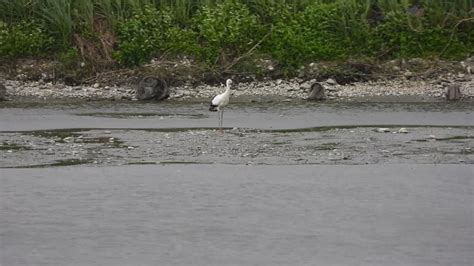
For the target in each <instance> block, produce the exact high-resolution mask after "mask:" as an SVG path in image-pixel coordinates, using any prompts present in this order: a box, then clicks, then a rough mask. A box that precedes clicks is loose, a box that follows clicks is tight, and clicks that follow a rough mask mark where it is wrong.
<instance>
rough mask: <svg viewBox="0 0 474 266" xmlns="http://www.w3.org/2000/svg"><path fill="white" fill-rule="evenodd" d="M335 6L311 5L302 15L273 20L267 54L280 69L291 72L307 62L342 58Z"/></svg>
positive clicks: (342, 48)
mask: <svg viewBox="0 0 474 266" xmlns="http://www.w3.org/2000/svg"><path fill="white" fill-rule="evenodd" d="M339 16H340V13H339V9H338V6H337V5H336V4H313V5H310V6H308V7H307V8H306V9H305V10H304V11H303V12H295V13H293V15H290V16H289V15H287V14H285V15H284V16H282V17H281V18H273V19H274V21H275V24H274V26H273V32H272V37H271V39H270V40H269V41H268V42H267V43H266V50H267V51H268V52H269V53H270V54H271V55H272V56H273V58H275V59H277V60H278V61H279V62H280V63H281V64H282V65H283V66H286V67H289V68H294V67H297V66H299V65H301V64H302V63H304V62H305V61H309V60H318V59H323V60H328V59H339V58H341V57H344V56H345V52H346V51H345V48H346V45H347V43H346V42H345V38H344V37H345V36H344V32H343V29H342V26H341V25H340V17H339Z"/></svg>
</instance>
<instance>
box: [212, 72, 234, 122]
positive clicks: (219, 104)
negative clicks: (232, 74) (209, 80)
mask: <svg viewBox="0 0 474 266" xmlns="http://www.w3.org/2000/svg"><path fill="white" fill-rule="evenodd" d="M231 85H232V80H231V79H228V80H227V82H226V89H225V92H224V93H221V94H219V95H217V96H215V97H214V98H213V99H212V101H211V106H210V107H209V111H211V112H218V113H217V118H218V120H219V128H222V124H223V120H224V107H225V106H226V105H227V104H228V103H229V98H230V86H231Z"/></svg>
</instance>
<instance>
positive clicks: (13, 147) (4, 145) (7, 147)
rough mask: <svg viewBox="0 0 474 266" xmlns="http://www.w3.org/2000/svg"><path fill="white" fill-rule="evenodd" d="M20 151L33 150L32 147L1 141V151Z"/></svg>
mask: <svg viewBox="0 0 474 266" xmlns="http://www.w3.org/2000/svg"><path fill="white" fill-rule="evenodd" d="M4 150H5V151H9V150H11V151H19V150H31V148H30V147H28V146H24V145H20V144H16V143H8V142H3V143H0V151H4Z"/></svg>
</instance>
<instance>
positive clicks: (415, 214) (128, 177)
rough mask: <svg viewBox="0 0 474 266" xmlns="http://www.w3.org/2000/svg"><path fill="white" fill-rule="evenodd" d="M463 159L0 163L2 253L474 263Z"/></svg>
mask: <svg viewBox="0 0 474 266" xmlns="http://www.w3.org/2000/svg"><path fill="white" fill-rule="evenodd" d="M473 173H474V168H473V166H472V165H465V166H454V165H443V166H438V165H373V166H251V167H248V166H247V167H246V166H223V165H214V166H207V165H194V166H193V165H187V166H184V165H179V166H177V165H168V166H127V167H111V168H96V167H72V168H54V169H11V170H6V169H0V174H1V177H0V184H1V186H0V200H1V204H0V206H1V209H0V212H1V213H0V236H1V242H0V243H1V253H0V263H1V264H2V265H9V266H10V265H429V266H433V265H443V266H444V265H466V266H467V265H472V262H473V261H474V256H473V253H472V250H473V249H474V220H473V219H474V218H473V217H474V211H473V207H472V202H473V200H474V198H473V189H474V184H473V180H472V176H473Z"/></svg>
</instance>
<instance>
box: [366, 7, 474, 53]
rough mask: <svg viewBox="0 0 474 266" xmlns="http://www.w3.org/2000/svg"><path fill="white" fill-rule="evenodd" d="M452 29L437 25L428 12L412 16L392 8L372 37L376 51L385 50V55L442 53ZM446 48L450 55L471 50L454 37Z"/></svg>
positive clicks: (371, 43)
mask: <svg viewBox="0 0 474 266" xmlns="http://www.w3.org/2000/svg"><path fill="white" fill-rule="evenodd" d="M413 20H418V21H416V22H414V21H413ZM415 25H416V26H415ZM451 33H452V29H451V28H447V27H440V26H436V25H435V24H434V23H433V22H432V21H430V16H429V14H427V15H425V16H424V17H421V18H414V17H413V18H410V17H407V16H406V14H400V13H395V12H390V13H388V14H387V16H386V18H385V21H384V23H382V24H381V25H379V26H377V27H376V28H375V29H374V30H373V31H372V32H371V36H370V38H369V41H370V46H371V47H372V49H373V50H374V51H378V52H379V53H385V56H386V57H402V58H408V57H426V56H433V55H437V54H439V53H440V52H441V51H442V50H443V49H444V47H446V45H447V44H448V42H449V39H450V36H451ZM455 37H456V36H455ZM446 52H447V53H446V55H448V56H450V57H458V56H460V55H463V54H466V53H468V47H466V46H465V45H464V44H463V42H462V41H460V40H459V38H454V39H453V40H452V43H451V44H450V46H449V49H448V50H447V51H446Z"/></svg>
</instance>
